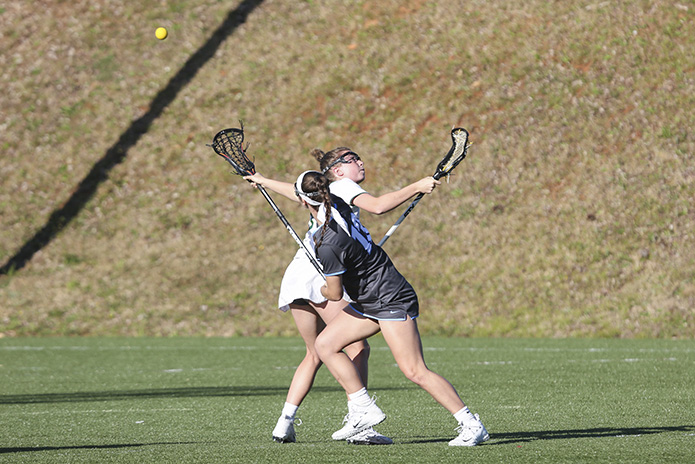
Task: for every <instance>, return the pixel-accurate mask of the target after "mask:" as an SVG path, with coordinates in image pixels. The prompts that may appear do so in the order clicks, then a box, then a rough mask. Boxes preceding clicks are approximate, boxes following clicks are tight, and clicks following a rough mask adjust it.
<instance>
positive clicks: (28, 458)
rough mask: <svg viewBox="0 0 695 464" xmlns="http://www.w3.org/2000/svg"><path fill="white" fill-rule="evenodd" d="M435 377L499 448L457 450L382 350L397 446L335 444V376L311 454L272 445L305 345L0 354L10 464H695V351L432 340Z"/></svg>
mask: <svg viewBox="0 0 695 464" xmlns="http://www.w3.org/2000/svg"><path fill="white" fill-rule="evenodd" d="M424 345H425V349H426V355H425V356H426V360H427V361H428V364H429V366H430V367H431V368H432V369H433V370H435V371H437V372H439V373H441V374H443V375H444V376H445V377H447V378H448V379H449V380H450V381H451V382H452V383H453V384H454V385H455V386H456V387H457V389H458V390H459V392H460V393H461V395H462V397H463V399H464V401H466V403H467V404H468V405H469V406H470V407H471V409H472V410H473V411H474V412H477V413H479V414H480V415H481V417H482V419H483V420H484V422H485V424H486V426H487V428H488V430H489V431H490V434H491V439H490V441H489V442H487V443H486V444H484V445H482V446H479V447H476V448H465V449H458V448H455V449H452V448H450V447H449V446H447V441H448V440H449V439H451V438H452V437H453V436H454V426H455V424H454V421H453V419H452V418H451V416H450V415H449V414H448V413H447V412H446V411H445V410H444V409H443V408H441V407H440V406H438V405H437V404H436V403H434V401H433V400H432V399H431V398H430V397H429V396H428V395H427V394H426V393H425V392H423V391H422V390H420V389H418V388H417V387H415V386H414V385H413V384H411V383H409V382H408V381H407V380H405V378H404V377H403V375H402V374H401V373H400V371H399V370H398V369H397V367H396V366H395V365H394V363H393V358H392V356H391V354H390V352H389V351H388V350H387V349H386V348H385V345H384V343H383V340H382V339H381V338H379V337H375V338H374V339H373V340H372V346H373V350H372V358H371V362H370V369H371V370H370V379H371V380H370V387H371V388H370V389H371V392H372V393H374V394H376V395H377V396H378V398H379V404H380V405H381V407H382V409H383V410H384V411H385V412H386V413H387V415H388V418H387V420H386V421H385V422H384V423H383V424H381V425H380V426H379V427H378V430H379V431H381V432H382V433H384V434H386V435H389V436H391V437H393V439H394V441H395V444H394V445H392V446H381V447H374V446H373V447H366V446H352V445H347V444H346V443H343V442H333V441H332V440H331V439H330V434H331V433H332V432H333V431H334V430H335V429H337V428H338V427H339V426H340V422H341V419H342V417H343V415H344V414H345V412H346V407H345V398H344V394H343V393H342V392H341V390H340V389H339V387H338V385H337V383H336V382H335V381H334V380H333V378H332V377H331V376H330V375H329V373H328V371H327V370H326V369H322V370H321V371H320V373H319V376H318V378H317V381H316V384H315V387H314V389H313V390H312V392H311V394H310V395H309V397H308V398H307V399H306V401H305V402H304V404H303V405H302V407H301V408H300V410H299V414H298V417H300V418H301V419H302V420H303V424H302V425H301V426H300V427H298V428H297V431H298V432H297V433H298V442H297V443H295V444H285V445H280V444H276V443H274V442H273V441H272V440H271V439H270V432H271V430H272V428H273V426H274V425H275V421H276V419H277V416H278V415H279V411H280V408H281V406H282V403H283V401H284V396H285V392H286V388H287V386H288V385H289V381H290V378H291V375H292V373H293V370H294V367H295V366H296V364H297V363H298V362H299V360H300V359H301V357H302V355H303V352H302V349H301V347H302V343H301V341H300V340H298V339H296V338H291V337H288V338H236V337H235V338H210V339H204V338H106V339H104V338H99V339H97V338H40V339H39V338H11V339H2V340H0V360H1V361H0V363H1V366H0V376H1V377H2V379H3V381H2V383H0V415H1V417H2V421H1V422H0V436H1V437H2V439H1V440H2V444H0V461H3V462H46V463H49V462H61V463H62V462H142V463H144V462H213V463H215V462H263V463H275V462H277V463H288V462H353V463H362V462H495V463H498V462H515V463H524V462H529V463H531V462H687V461H688V460H690V459H691V458H692V455H693V451H692V450H693V446H694V445H695V410H694V409H693V407H692V405H693V403H694V401H695V369H694V366H693V364H694V363H695V342H693V341H683V340H681V341H669V340H586V339H566V340H559V339H533V340H531V339H529V340H522V339H516V340H510V339H464V338H425V339H424Z"/></svg>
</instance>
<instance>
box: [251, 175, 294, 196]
mask: <svg viewBox="0 0 695 464" xmlns="http://www.w3.org/2000/svg"><path fill="white" fill-rule="evenodd" d="M244 179H245V180H248V181H249V182H251V183H252V184H253V186H254V187H256V186H258V185H260V186H261V187H263V188H267V189H270V190H272V191H273V192H275V193H279V194H280V195H282V196H283V197H286V198H289V199H290V200H292V201H296V202H297V203H299V198H297V195H296V194H295V193H294V184H290V183H289V182H282V181H279V180H275V179H268V178H267V177H263V176H262V175H260V174H259V173H255V174H253V175H250V176H244Z"/></svg>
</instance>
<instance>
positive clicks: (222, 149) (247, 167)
mask: <svg viewBox="0 0 695 464" xmlns="http://www.w3.org/2000/svg"><path fill="white" fill-rule="evenodd" d="M243 143H244V125H243V124H241V128H240V129H224V130H221V131H219V132H218V133H217V135H215V137H214V138H213V139H212V145H208V146H210V147H212V149H213V150H215V153H217V154H218V155H220V156H221V157H222V158H224V159H225V160H227V162H228V163H229V164H231V165H232V167H233V168H234V170H235V171H236V174H238V175H240V176H250V175H252V174H255V173H256V167H255V166H254V164H253V162H251V160H250V159H249V158H248V157H247V156H246V149H247V148H248V144H247V145H246V148H244V147H243ZM256 187H257V188H258V190H260V192H261V193H262V194H263V197H265V199H266V200H267V201H268V204H270V206H271V207H272V208H273V211H275V214H277V216H278V217H279V218H280V221H282V223H283V224H284V226H285V227H286V228H287V230H288V231H289V233H290V235H291V236H292V238H293V239H294V241H295V242H297V244H298V245H299V246H300V247H301V248H303V249H304V253H306V255H307V257H308V258H309V261H311V264H313V265H314V267H315V268H316V270H317V271H318V272H319V275H321V276H322V277H323V278H324V279H325V276H324V275H323V269H321V265H320V264H319V263H318V262H317V261H316V258H314V255H312V254H311V252H310V251H309V249H308V248H307V247H306V245H305V244H304V242H303V241H302V239H301V238H299V235H297V232H295V231H294V229H293V228H292V226H291V225H290V223H289V222H288V221H287V218H285V215H284V214H282V211H280V209H279V208H278V207H277V205H276V204H275V202H274V201H273V199H272V198H271V197H270V195H269V194H268V192H266V190H265V189H264V188H263V186H261V185H258V184H256Z"/></svg>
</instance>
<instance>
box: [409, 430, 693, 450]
mask: <svg viewBox="0 0 695 464" xmlns="http://www.w3.org/2000/svg"><path fill="white" fill-rule="evenodd" d="M671 432H684V433H688V432H689V433H695V425H680V426H674V427H599V428H595V429H572V430H539V431H534V432H508V433H492V432H491V433H490V441H489V442H487V443H485V445H484V446H494V445H509V444H514V443H529V442H532V441H536V440H571V439H574V438H619V437H639V436H641V435H654V434H658V433H671ZM452 438H453V436H452V437H450V438H424V437H423V438H414V439H405V440H398V442H399V443H402V444H411V443H437V442H445V441H446V442H448V441H450V440H451V439H452Z"/></svg>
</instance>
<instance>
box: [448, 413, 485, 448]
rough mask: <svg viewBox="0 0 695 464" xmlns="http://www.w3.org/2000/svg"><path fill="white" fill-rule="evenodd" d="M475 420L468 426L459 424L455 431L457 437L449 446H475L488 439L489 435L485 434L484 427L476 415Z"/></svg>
mask: <svg viewBox="0 0 695 464" xmlns="http://www.w3.org/2000/svg"><path fill="white" fill-rule="evenodd" d="M475 420H476V421H477V422H471V423H468V424H463V423H461V424H459V426H458V427H456V431H457V432H458V433H459V435H458V437H456V438H454V439H453V440H451V441H450V442H449V446H475V445H479V444H480V443H482V442H484V441H488V440H489V439H490V434H488V433H487V430H486V429H485V426H484V425H483V423H482V422H481V421H480V417H479V416H478V415H477V414H476V415H475Z"/></svg>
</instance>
